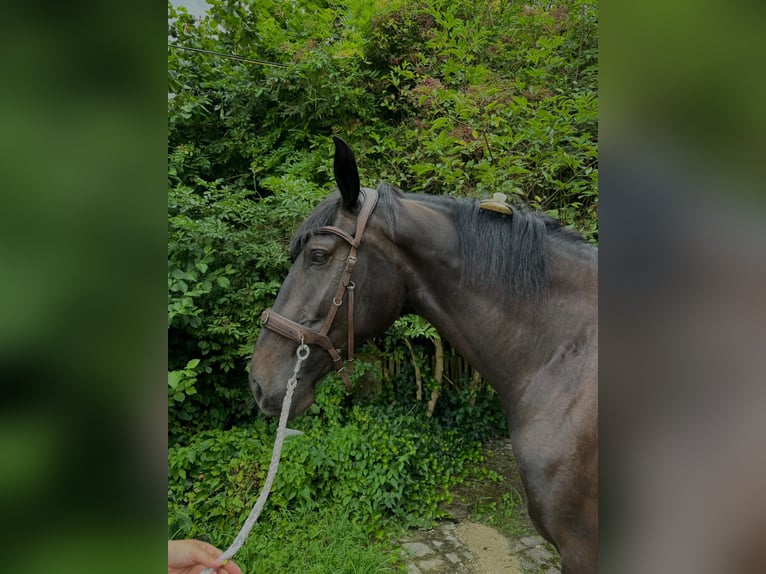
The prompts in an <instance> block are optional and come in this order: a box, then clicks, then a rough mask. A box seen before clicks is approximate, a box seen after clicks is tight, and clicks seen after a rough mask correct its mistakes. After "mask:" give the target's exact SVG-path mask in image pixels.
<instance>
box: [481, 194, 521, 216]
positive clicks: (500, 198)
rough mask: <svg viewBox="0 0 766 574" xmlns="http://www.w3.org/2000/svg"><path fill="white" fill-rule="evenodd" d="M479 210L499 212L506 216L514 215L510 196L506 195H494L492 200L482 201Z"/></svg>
mask: <svg viewBox="0 0 766 574" xmlns="http://www.w3.org/2000/svg"><path fill="white" fill-rule="evenodd" d="M479 209H486V210H487V211H497V212H498V213H502V214H504V215H513V209H512V208H511V205H510V204H509V203H508V196H507V195H505V194H504V193H494V194H492V199H482V200H481V201H480V202H479Z"/></svg>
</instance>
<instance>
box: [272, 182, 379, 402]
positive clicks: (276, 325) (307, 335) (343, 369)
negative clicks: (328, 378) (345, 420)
mask: <svg viewBox="0 0 766 574" xmlns="http://www.w3.org/2000/svg"><path fill="white" fill-rule="evenodd" d="M361 195H362V197H363V203H362V209H361V210H360V211H359V215H358V216H357V218H356V232H355V233H354V236H353V237H351V235H349V234H348V233H347V232H345V231H343V230H342V229H340V228H338V227H335V226H333V225H325V226H323V227H320V228H319V229H317V233H330V234H334V235H337V236H338V237H340V238H341V239H343V240H344V241H345V242H346V243H348V244H349V245H350V246H351V249H350V251H349V253H348V257H347V258H346V265H345V268H344V269H343V274H342V275H341V278H340V282H339V283H338V289H337V291H336V292H335V297H333V299H332V306H331V307H330V311H329V312H328V313H327V317H325V320H324V323H323V324H322V328H321V329H320V330H319V331H315V330H314V329H310V328H308V327H305V326H303V325H301V324H299V323H296V322H295V321H292V320H290V319H288V318H287V317H285V316H284V315H280V314H279V313H277V312H276V311H274V310H273V309H266V310H265V311H264V312H263V313H262V314H261V324H262V325H263V326H264V327H266V328H267V329H270V330H271V331H274V332H275V333H277V334H278V335H282V336H283V337H286V338H288V339H291V340H293V341H295V342H297V343H304V342H305V343H306V344H308V345H319V346H320V347H322V348H323V349H324V350H325V351H327V353H328V354H329V355H330V358H331V359H332V362H333V365H334V366H335V370H336V371H337V372H338V373H339V374H340V376H341V378H342V379H343V383H344V384H345V385H346V390H347V391H348V392H351V388H352V385H351V379H350V378H349V374H352V372H353V361H354V289H355V287H356V285H354V282H353V281H351V274H352V273H353V272H354V267H355V266H356V253H357V251H358V250H359V247H360V246H361V244H362V235H364V229H365V227H366V226H367V221H368V220H369V219H370V215H372V212H373V210H374V209H375V205H376V204H377V203H378V191H377V190H376V189H368V188H362V190H361ZM346 291H348V358H347V360H346V365H344V364H343V359H342V358H341V356H340V349H336V348H335V345H333V343H332V341H331V340H330V337H328V333H329V332H330V328H331V327H332V324H333V321H334V320H335V316H336V315H337V313H338V309H339V308H340V306H341V305H342V304H343V297H344V296H345V294H346Z"/></svg>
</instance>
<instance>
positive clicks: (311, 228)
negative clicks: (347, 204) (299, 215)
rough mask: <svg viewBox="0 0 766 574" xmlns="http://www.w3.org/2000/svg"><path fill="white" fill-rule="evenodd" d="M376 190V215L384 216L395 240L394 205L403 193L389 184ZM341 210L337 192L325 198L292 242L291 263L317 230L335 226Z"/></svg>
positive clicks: (387, 227) (382, 185) (379, 186)
mask: <svg viewBox="0 0 766 574" xmlns="http://www.w3.org/2000/svg"><path fill="white" fill-rule="evenodd" d="M376 189H377V190H378V194H379V195H378V204H377V206H376V208H375V213H376V214H382V215H383V218H384V222H385V223H384V224H385V226H386V231H387V233H389V234H390V236H391V237H392V238H393V236H394V228H395V226H396V209H394V206H393V203H394V201H395V199H396V198H397V197H400V196H401V195H402V191H401V190H400V189H398V188H397V187H395V186H393V185H390V184H388V183H381V184H379V185H378V186H377V188H376ZM360 201H361V200H360ZM359 207H360V206H359V204H357V207H356V210H357V211H358V210H359ZM341 208H342V207H341V196H340V193H339V192H337V191H336V192H335V193H333V194H332V195H330V196H328V197H327V198H325V199H324V200H323V201H322V202H321V203H320V204H319V205H317V206H316V207H315V208H314V210H313V211H312V212H311V213H310V214H309V216H308V217H307V218H306V219H305V220H304V221H303V223H301V225H300V226H299V227H298V230H297V231H296V232H295V234H294V235H293V237H292V239H291V240H290V248H289V251H290V260H291V261H295V259H296V258H297V257H298V254H300V252H301V251H302V250H303V248H304V247H305V246H306V243H307V242H308V240H309V239H311V237H312V236H313V235H314V234H315V233H316V232H317V229H319V228H320V227H323V226H326V225H333V224H334V222H335V217H336V215H337V213H338V210H339V209H341Z"/></svg>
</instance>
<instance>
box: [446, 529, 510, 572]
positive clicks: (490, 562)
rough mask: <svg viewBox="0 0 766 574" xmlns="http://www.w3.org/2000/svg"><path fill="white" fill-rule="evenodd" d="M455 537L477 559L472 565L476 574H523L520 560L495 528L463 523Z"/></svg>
mask: <svg viewBox="0 0 766 574" xmlns="http://www.w3.org/2000/svg"><path fill="white" fill-rule="evenodd" d="M455 535H456V536H457V538H458V540H460V541H461V542H462V543H463V544H465V545H466V547H467V548H468V549H469V550H470V551H471V554H473V555H474V556H475V557H476V558H475V560H474V561H473V563H472V564H471V566H472V569H473V571H474V572H482V573H483V574H522V572H521V565H520V564H519V559H518V558H517V557H516V556H514V555H513V554H511V553H510V548H509V544H508V539H507V538H506V537H505V536H503V535H502V534H500V533H499V532H498V531H497V530H495V529H494V528H490V527H489V526H484V525H483V524H476V523H473V522H461V523H460V524H458V526H457V529H456V531H455Z"/></svg>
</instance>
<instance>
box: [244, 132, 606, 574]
mask: <svg viewBox="0 0 766 574" xmlns="http://www.w3.org/2000/svg"><path fill="white" fill-rule="evenodd" d="M334 139H335V159H334V172H335V180H336V183H337V184H338V191H337V192H335V193H333V194H331V195H330V196H329V197H327V198H326V199H325V200H324V201H322V202H321V203H320V204H319V206H318V207H317V208H316V209H314V211H313V212H312V213H311V214H310V215H309V217H308V218H307V219H306V221H304V223H303V224H302V225H301V226H300V228H299V229H298V231H297V233H296V234H295V236H294V237H293V239H292V242H291V245H290V254H291V258H292V260H293V265H292V268H291V269H290V272H289V274H288V275H287V278H286V279H285V281H284V283H283V285H282V288H281V290H280V292H279V294H278V296H277V298H276V301H275V302H274V307H273V308H272V309H269V310H267V311H265V312H264V314H263V316H262V322H263V327H264V328H263V329H262V331H261V334H260V336H259V338H258V341H257V342H256V345H255V350H254V352H253V358H252V362H251V366H250V386H251V388H252V391H253V394H254V396H255V398H256V400H257V402H258V405H259V406H260V408H261V410H262V411H263V412H264V413H266V414H267V415H277V414H279V411H280V409H281V405H282V399H283V397H284V394H285V388H286V383H287V380H288V379H289V378H290V377H291V375H292V370H293V367H294V364H295V352H296V349H297V346H298V345H299V344H300V342H301V341H303V342H305V343H306V344H308V345H309V346H310V347H311V348H312V351H314V352H312V353H311V355H310V357H309V358H308V359H307V360H306V361H305V363H304V364H303V367H302V370H301V372H300V375H299V379H298V386H297V388H296V391H295V398H294V401H293V406H292V409H291V416H295V415H297V414H300V413H302V412H303V411H305V410H306V409H307V408H308V407H309V406H310V405H311V404H312V402H313V401H314V387H315V384H316V383H317V381H318V380H319V379H320V378H321V377H322V376H323V375H325V374H326V373H328V372H330V371H331V370H332V369H335V370H338V371H339V372H340V373H341V376H342V377H343V378H344V380H345V381H346V382H347V384H350V382H349V379H348V376H347V368H348V366H347V365H349V364H350V362H351V361H352V360H353V349H354V346H355V345H357V344H360V343H361V342H362V341H364V340H365V339H366V338H368V337H373V336H376V335H379V334H381V333H383V332H384V331H385V330H386V329H387V328H388V327H389V326H390V325H391V324H392V323H393V322H394V321H395V320H396V319H397V318H398V317H399V316H401V315H402V314H403V313H408V312H414V313H417V314H420V315H422V316H423V317H425V318H426V319H427V320H428V321H430V322H431V323H432V324H433V325H434V326H435V327H436V329H437V330H438V331H439V333H440V334H441V335H442V336H443V337H444V338H446V339H447V340H448V341H449V342H450V343H451V344H452V346H453V347H455V348H456V349H457V350H458V352H460V354H462V355H463V356H464V357H465V358H466V359H467V360H468V361H469V362H470V363H471V364H472V365H473V366H474V367H475V368H476V369H477V370H478V371H479V372H480V373H481V374H482V375H483V377H484V378H485V379H486V380H487V381H488V382H489V383H490V384H491V385H492V386H493V387H494V388H495V390H496V391H497V393H498V395H499V396H500V399H501V401H502V404H503V407H504V409H505V411H506V415H507V419H508V426H509V431H510V438H511V443H512V446H513V450H514V454H515V457H516V460H517V463H518V468H519V472H520V474H521V478H522V482H523V484H524V488H525V491H526V495H527V500H528V510H529V515H530V517H531V519H532V521H533V523H534V524H535V526H536V528H537V529H538V530H539V532H540V533H541V534H542V535H543V536H544V537H545V538H546V539H547V540H549V541H550V542H551V543H552V544H553V545H554V546H555V547H556V548H557V549H558V551H559V553H560V554H561V564H562V572H563V573H564V574H573V573H574V574H583V573H591V572H596V571H597V567H598V564H597V563H598V559H597V555H598V383H597V374H598V373H597V361H598V320H597V319H598V273H597V270H598V252H597V250H596V248H595V247H593V246H591V245H590V244H588V243H587V242H586V241H585V240H583V238H582V237H580V236H579V235H577V234H576V233H574V232H572V231H569V230H567V229H565V228H563V227H562V226H561V225H560V224H559V223H558V222H556V221H555V220H553V219H551V218H550V217H548V216H546V215H543V214H539V213H531V212H528V211H525V210H521V209H516V208H513V209H508V210H504V209H501V210H492V209H483V208H482V205H481V204H480V203H479V202H477V201H470V200H464V199H455V198H452V197H446V196H429V195H418V194H407V193H403V192H401V191H400V190H398V189H396V188H394V187H393V186H391V185H388V184H380V185H378V187H377V188H376V189H367V188H361V186H360V181H359V174H358V169H357V165H356V160H355V158H354V154H353V152H352V151H351V149H350V148H349V147H348V145H346V143H345V142H343V141H342V140H341V139H340V138H334Z"/></svg>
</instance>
